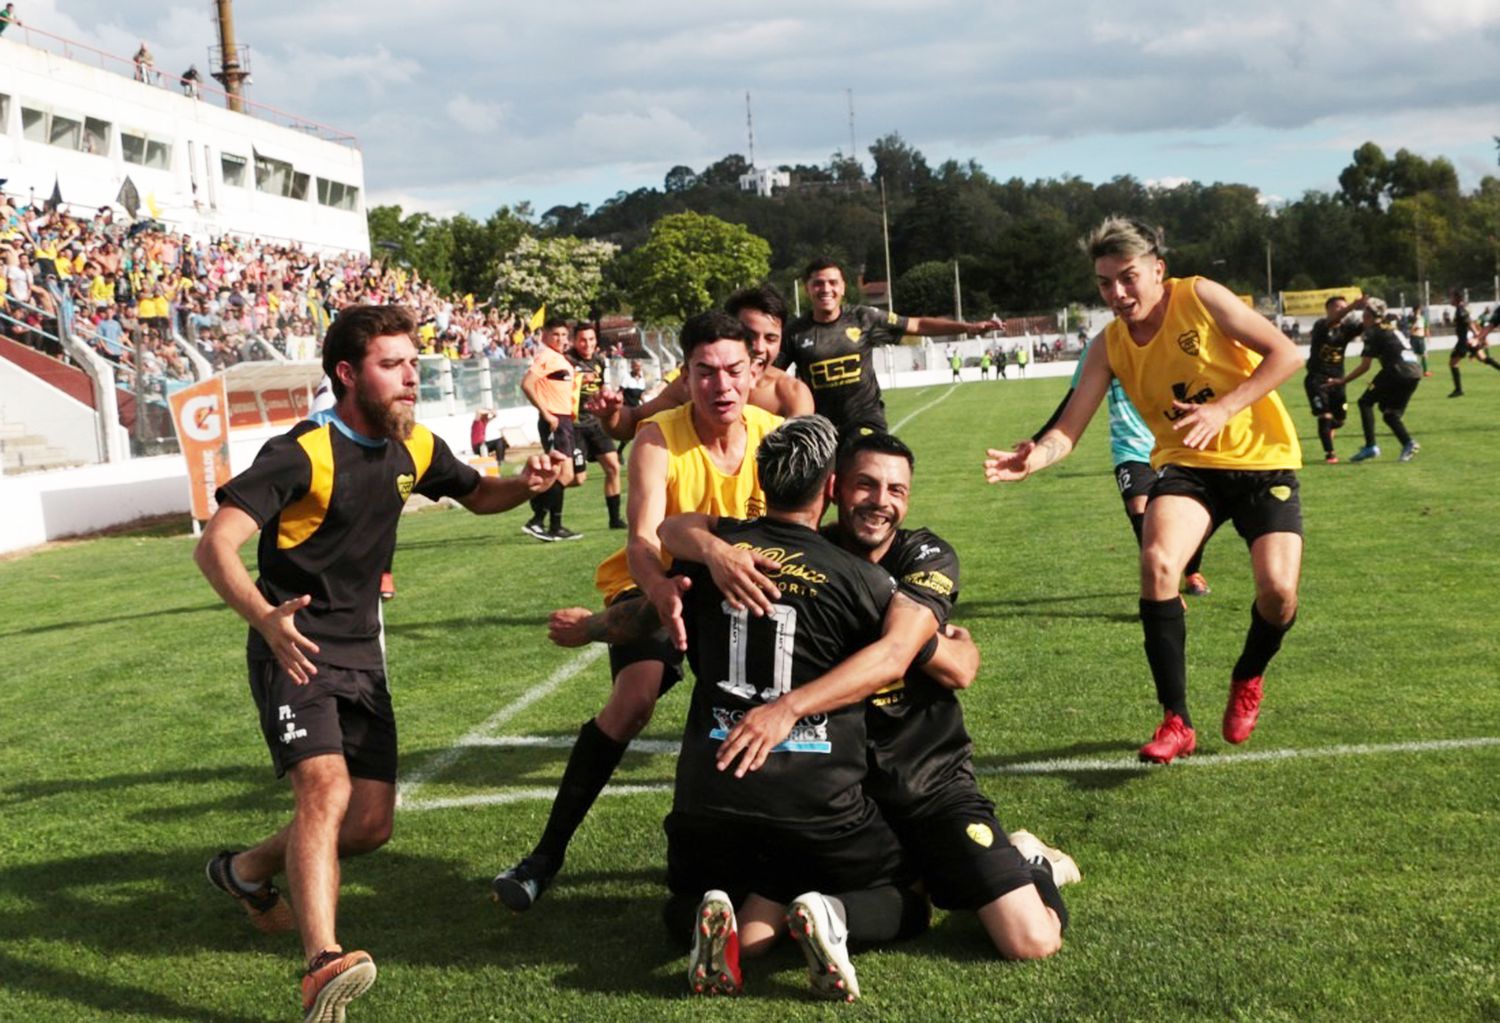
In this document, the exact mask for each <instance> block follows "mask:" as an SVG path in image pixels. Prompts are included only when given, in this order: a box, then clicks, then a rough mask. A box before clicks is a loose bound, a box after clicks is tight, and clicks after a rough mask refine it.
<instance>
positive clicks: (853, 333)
mask: <svg viewBox="0 0 1500 1023" xmlns="http://www.w3.org/2000/svg"><path fill="white" fill-rule="evenodd" d="M863 334H864V331H862V330H860V329H859V328H858V327H845V328H844V336H845V337H847V338H848V339H849V340H850V341H858V340H859V339H860V337H861V336H862V335H863Z"/></svg>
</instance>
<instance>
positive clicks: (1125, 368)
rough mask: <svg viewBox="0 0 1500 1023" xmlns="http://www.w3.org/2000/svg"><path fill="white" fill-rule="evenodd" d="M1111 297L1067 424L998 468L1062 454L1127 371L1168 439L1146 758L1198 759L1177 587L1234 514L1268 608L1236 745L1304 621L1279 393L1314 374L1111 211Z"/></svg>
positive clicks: (1160, 469) (992, 474)
mask: <svg viewBox="0 0 1500 1023" xmlns="http://www.w3.org/2000/svg"><path fill="white" fill-rule="evenodd" d="M1083 248H1084V251H1086V252H1087V253H1088V255H1089V258H1090V259H1092V260H1093V264H1094V274H1095V280H1096V282H1097V284H1098V287H1099V294H1100V295H1101V296H1102V297H1103V299H1104V301H1105V302H1106V303H1108V305H1109V307H1110V308H1111V309H1112V310H1113V311H1114V313H1115V319H1114V320H1113V321H1112V322H1111V323H1110V324H1109V325H1108V326H1107V327H1105V329H1104V331H1103V333H1102V334H1101V335H1100V336H1101V337H1102V338H1103V343H1102V344H1094V345H1090V347H1089V352H1088V355H1087V356H1085V359H1084V366H1083V372H1082V374H1081V375H1080V377H1079V381H1078V387H1077V390H1076V391H1075V392H1074V394H1073V397H1072V399H1071V400H1069V402H1068V406H1067V408H1066V409H1064V410H1063V414H1062V417H1061V418H1060V419H1059V420H1058V422H1057V425H1056V426H1054V427H1053V428H1052V429H1050V430H1048V431H1047V432H1046V433H1044V434H1043V435H1042V436H1041V437H1040V438H1038V439H1037V440H1036V442H1035V443H1032V442H1030V441H1027V442H1025V443H1023V444H1021V445H1018V446H1017V448H1016V449H1015V450H1014V451H999V450H994V449H991V450H990V451H989V458H988V459H987V460H986V462H985V477H986V478H987V479H988V480H989V481H990V482H991V483H1002V482H1018V481H1020V480H1023V479H1025V478H1026V477H1027V476H1028V475H1030V474H1031V473H1033V472H1035V471H1037V470H1039V469H1043V468H1045V467H1046V466H1049V465H1051V464H1053V463H1054V462H1057V461H1060V460H1061V459H1062V458H1064V457H1065V456H1066V455H1067V454H1068V453H1069V452H1070V451H1072V450H1073V446H1074V444H1075V443H1076V442H1077V440H1078V438H1079V437H1080V436H1082V434H1083V431H1084V428H1085V427H1087V426H1088V423H1089V419H1090V418H1092V416H1093V414H1094V411H1095V410H1096V409H1097V408H1098V407H1099V402H1100V400H1101V399H1102V398H1103V397H1104V395H1105V393H1106V392H1107V391H1108V390H1109V385H1110V380H1111V378H1118V379H1119V381H1120V384H1121V386H1123V387H1124V389H1125V393H1126V396H1127V397H1129V399H1130V403H1131V404H1132V405H1134V406H1135V407H1136V409H1137V410H1138V411H1139V412H1140V413H1141V417H1142V418H1143V419H1144V420H1145V421H1146V425H1147V426H1148V427H1149V428H1150V429H1151V432H1152V433H1153V434H1154V435H1155V437H1156V448H1155V450H1154V451H1153V452H1152V455H1151V466H1152V468H1153V469H1155V470H1156V471H1157V473H1158V478H1157V481H1156V483H1155V484H1153V486H1152V489H1151V495H1150V499H1149V503H1148V504H1147V506H1146V521H1145V526H1144V537H1143V541H1142V548H1141V603H1140V613H1141V625H1142V628H1143V630H1144V632H1145V639H1146V660H1147V662H1148V663H1149V664H1150V666H1151V674H1152V677H1153V678H1154V680H1155V682H1156V694H1157V699H1158V701H1159V702H1160V703H1161V705H1162V708H1163V710H1164V712H1165V714H1164V717H1163V719H1162V723H1161V725H1160V726H1159V727H1158V728H1157V729H1156V734H1155V735H1154V736H1153V738H1152V740H1151V741H1150V742H1148V743H1147V744H1146V745H1144V746H1142V747H1141V751H1140V752H1141V757H1142V759H1144V760H1149V761H1154V762H1156V763H1163V764H1165V763H1170V762H1171V761H1172V760H1173V759H1175V758H1176V757H1179V756H1186V755H1187V754H1189V753H1192V752H1193V750H1194V749H1195V748H1196V746H1197V735H1196V733H1195V731H1194V730H1193V727H1192V718H1191V717H1190V716H1189V715H1188V707H1187V659H1186V655H1185V650H1184V648H1185V645H1186V641H1187V626H1186V622H1185V620H1184V618H1183V610H1184V608H1183V604H1182V601H1181V599H1180V598H1179V596H1178V593H1177V580H1178V579H1179V578H1180V576H1181V574H1182V570H1183V567H1184V566H1185V565H1186V564H1187V561H1188V559H1189V558H1190V557H1191V556H1192V554H1193V552H1194V551H1195V550H1197V549H1198V546H1199V545H1200V544H1201V543H1202V542H1203V539H1204V537H1205V536H1207V535H1208V532H1209V531H1210V530H1211V529H1212V528H1214V527H1216V526H1218V525H1219V524H1220V523H1221V522H1224V521H1226V520H1228V521H1232V522H1233V523H1234V526H1235V529H1236V530H1238V531H1239V534H1240V536H1242V537H1243V538H1244V539H1245V542H1246V544H1248V545H1249V547H1250V565H1251V569H1252V571H1253V572H1254V576H1255V601H1254V603H1253V604H1252V605H1251V608H1250V630H1249V633H1248V634H1247V635H1246V637H1245V645H1244V649H1243V652H1242V653H1241V654H1240V658H1239V661H1238V662H1237V663H1236V664H1235V666H1234V669H1233V671H1232V673H1231V675H1230V687H1229V703H1228V706H1227V707H1226V708H1225V710H1224V721H1223V735H1224V739H1225V740H1226V741H1227V742H1231V743H1241V742H1244V741H1245V740H1246V739H1248V738H1249V737H1250V733H1251V731H1253V730H1254V728H1255V724H1256V721H1257V719H1258V717H1259V714H1260V702H1261V693H1262V680H1263V676H1264V674H1265V670H1266V666H1267V664H1269V663H1270V660H1271V658H1272V657H1274V656H1275V654H1276V652H1277V651H1278V650H1279V649H1280V648H1281V641H1282V638H1283V637H1284V636H1285V635H1286V632H1287V630H1289V629H1290V628H1291V627H1292V622H1293V621H1294V620H1295V619H1296V615H1297V585H1298V577H1299V575H1300V573H1301V568H1302V507H1301V502H1300V501H1299V499H1298V494H1297V487H1298V484H1297V474H1296V470H1297V469H1299V468H1301V467H1302V448H1301V446H1300V445H1299V443H1298V441H1297V431H1296V430H1295V429H1294V428H1293V426H1292V421H1291V417H1290V416H1289V415H1287V411H1286V407H1285V406H1284V405H1283V404H1282V402H1281V399H1280V397H1278V396H1277V394H1276V388H1277V387H1278V386H1279V385H1280V384H1282V383H1284V382H1285V381H1286V380H1287V379H1288V378H1289V377H1290V376H1291V375H1292V374H1293V373H1295V372H1296V371H1297V370H1298V369H1300V368H1301V367H1302V361H1303V360H1302V357H1301V355H1299V354H1298V352H1297V349H1296V347H1295V346H1294V345H1293V344H1292V342H1291V340H1290V339H1289V338H1287V337H1286V336H1285V335H1284V334H1282V333H1281V331H1279V330H1277V329H1276V327H1275V325H1274V324H1272V323H1271V322H1270V321H1269V320H1267V319H1266V318H1265V317H1263V316H1261V315H1260V314H1258V313H1256V312H1255V311H1253V310H1252V309H1250V308H1249V307H1247V306H1246V305H1245V304H1244V303H1243V302H1241V301H1240V300H1239V298H1237V297H1236V296H1235V295H1234V293H1233V292H1231V291H1230V290H1229V289H1228V288H1226V287H1224V286H1223V285H1221V284H1216V283H1215V282H1213V281H1210V280H1206V279H1204V278H1201V277H1189V278H1185V279H1178V278H1168V277H1167V276H1166V269H1167V264H1166V261H1165V260H1164V259H1163V258H1162V256H1163V253H1164V252H1165V251H1166V248H1165V246H1164V245H1163V244H1162V235H1161V231H1160V230H1159V229H1158V228H1155V227H1152V226H1151V225H1149V224H1145V223H1142V222H1141V221H1138V220H1130V219H1126V218H1123V217H1110V218H1108V219H1107V220H1105V221H1104V223H1102V224H1100V225H1099V227H1097V228H1095V229H1094V230H1093V231H1092V232H1091V233H1090V234H1089V236H1088V237H1087V238H1086V239H1084V241H1083Z"/></svg>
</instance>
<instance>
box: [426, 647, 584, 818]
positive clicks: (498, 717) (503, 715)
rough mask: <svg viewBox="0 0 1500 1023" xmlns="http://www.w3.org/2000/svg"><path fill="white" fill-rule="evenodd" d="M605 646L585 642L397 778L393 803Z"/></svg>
mask: <svg viewBox="0 0 1500 1023" xmlns="http://www.w3.org/2000/svg"><path fill="white" fill-rule="evenodd" d="M607 649H608V648H607V647H606V646H604V644H602V643H591V644H589V646H588V647H586V648H585V649H584V650H582V651H580V652H579V654H578V656H576V657H574V658H573V659H572V660H570V661H567V662H565V663H563V664H561V665H559V666H558V667H557V669H556V670H555V671H553V672H552V674H550V675H548V676H547V677H546V678H545V679H543V680H542V681H541V682H538V683H537V684H536V685H534V686H532V687H531V688H530V689H528V690H526V692H524V693H522V694H521V695H520V696H518V697H517V698H516V699H514V700H512V701H511V702H510V703H508V704H506V705H505V706H504V707H501V708H500V709H499V710H497V711H495V713H493V714H491V715H490V716H489V718H488V719H487V720H486V721H485V722H484V724H482V725H480V726H479V727H478V728H474V729H471V730H470V731H469V732H467V733H466V734H465V735H463V736H462V737H460V738H459V739H458V740H457V741H456V742H455V743H454V744H453V745H452V746H449V747H448V748H447V749H445V750H443V752H441V753H439V754H438V755H437V756H435V757H433V758H432V759H431V760H429V761H428V762H427V763H425V764H423V765H422V766H421V767H419V768H418V769H417V770H415V771H412V772H411V773H410V774H409V775H407V776H406V778H405V780H403V781H402V782H401V785H400V788H399V790H398V792H397V794H396V805H397V806H400V805H402V804H403V803H405V802H407V801H409V800H410V799H411V798H412V797H413V796H414V795H416V793H417V791H418V790H419V789H421V787H422V786H423V785H425V784H427V783H428V782H429V781H431V780H432V779H433V778H435V777H437V776H438V775H439V774H442V773H443V772H444V771H446V770H447V769H448V768H450V767H452V766H453V764H454V763H455V762H456V761H457V760H458V758H459V757H461V756H463V755H464V751H465V750H467V749H469V748H470V747H471V746H473V745H475V744H476V743H478V741H479V740H481V739H484V738H486V737H488V736H489V735H490V733H492V732H493V731H495V729H497V728H499V727H500V726H501V725H503V724H505V723H506V722H507V721H509V720H510V719H511V718H513V717H515V716H516V715H517V714H519V713H521V711H523V710H525V709H526V708H527V707H530V706H531V705H532V704H533V703H536V702H537V701H538V700H541V699H544V698H545V697H547V696H550V695H552V693H554V692H556V691H557V689H558V688H559V687H560V686H562V684H563V683H564V682H566V681H568V679H570V678H572V677H573V676H574V675H577V674H578V673H579V672H580V671H582V670H583V669H584V668H587V667H588V666H589V665H590V664H593V663H594V662H595V661H597V660H598V659H599V658H601V657H603V656H604V653H605V651H606V650H607ZM569 745H572V742H571V740H570V741H569Z"/></svg>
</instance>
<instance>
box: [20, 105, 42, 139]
mask: <svg viewBox="0 0 1500 1023" xmlns="http://www.w3.org/2000/svg"><path fill="white" fill-rule="evenodd" d="M21 136H22V137H23V138H24V139H26V141H27V142H46V141H47V112H46V111H45V110H34V109H32V108H31V107H22V108H21Z"/></svg>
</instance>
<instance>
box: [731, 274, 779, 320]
mask: <svg viewBox="0 0 1500 1023" xmlns="http://www.w3.org/2000/svg"><path fill="white" fill-rule="evenodd" d="M742 309H753V310H755V311H756V312H758V313H764V314H765V315H767V316H769V317H771V319H773V320H775V321H776V322H777V323H780V324H782V325H783V326H784V325H785V324H786V299H784V298H782V297H781V292H779V291H777V290H776V288H775V287H773V286H772V285H770V284H757V285H755V286H754V287H753V288H741V289H740V290H739V291H736V292H735V293H734V294H733V295H730V296H729V301H727V302H725V303H724V311H725V312H726V313H728V314H729V315H730V316H739V314H740V310H742Z"/></svg>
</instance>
